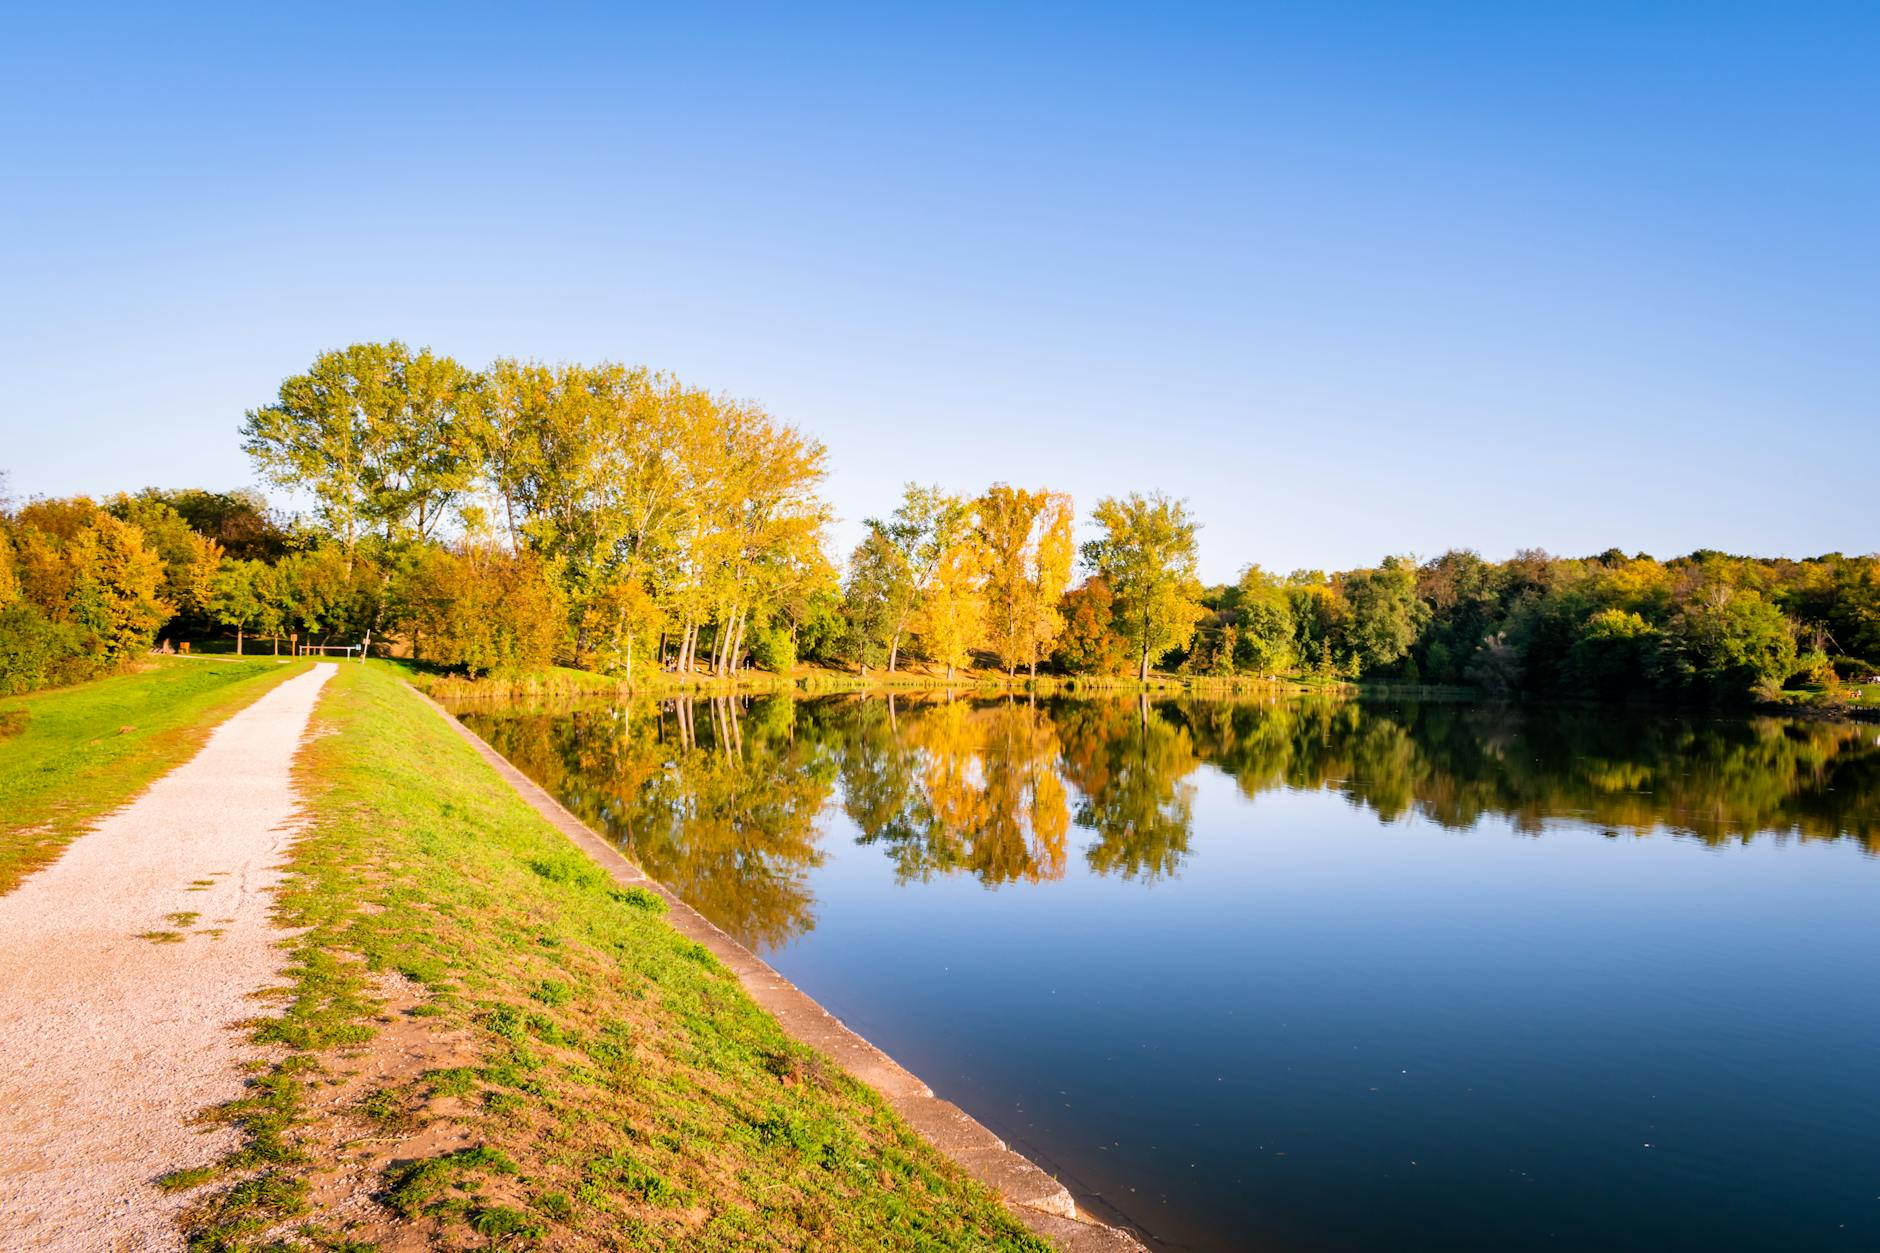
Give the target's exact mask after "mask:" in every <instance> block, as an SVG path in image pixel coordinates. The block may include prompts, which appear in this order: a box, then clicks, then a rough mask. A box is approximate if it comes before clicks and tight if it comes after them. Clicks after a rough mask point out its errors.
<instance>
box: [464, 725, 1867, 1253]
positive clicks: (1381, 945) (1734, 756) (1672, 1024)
mask: <svg viewBox="0 0 1880 1253" xmlns="http://www.w3.org/2000/svg"><path fill="white" fill-rule="evenodd" d="M463 717H464V719H465V721H466V722H468V723H469V724H470V725H471V726H472V727H474V728H475V729H476V730H477V731H479V732H480V733H482V734H483V735H484V736H485V737H486V738H488V739H489V740H490V741H491V743H493V744H494V745H495V746H496V747H497V748H498V749H500V750H501V751H503V752H504V753H506V754H507V755H508V756H509V757H510V758H511V759H512V760H513V761H515V762H516V763H517V764H518V765H519V766H521V767H522V768H523V769H524V770H525V771H527V772H528V773H529V774H531V775H532V776H533V777H534V778H536V779H537V780H538V781H540V782H541V783H542V784H543V785H545V786H546V787H548V788H549V789H550V790H551V791H553V792H554V793H556V794H557V795H558V796H559V797H560V798H561V799H562V800H563V801H564V802H566V803H567V804H568V805H569V806H570V807H571V808H572V809H574V810H575V811H576V812H577V813H579V814H581V815H582V816H583V817H584V818H586V819H587V820H588V821H589V822H590V823H591V824H593V825H594V826H595V827H596V828H597V829H599V830H601V831H604V832H607V833H609V834H611V835H612V836H613V837H614V838H616V839H617V840H619V842H620V843H621V844H622V846H623V847H624V849H625V850H626V852H627V853H628V854H629V855H631V856H632V857H633V858H634V859H635V860H637V861H638V862H639V863H640V864H641V865H642V866H643V867H644V868H645V869H646V870H647V872H648V873H650V874H652V875H654V876H656V877H657V878H659V879H661V880H662V881H664V882H665V883H667V884H668V885H670V886H671V887H672V888H673V889H674V890H675V891H677V892H678V893H680V894H681V895H682V896H684V897H685V898H686V899H687V900H689V901H690V902H691V903H692V904H694V905H695V906H697V907H698V908H699V909H700V910H702V911H703V912H704V913H706V914H707V915H709V916H710V917H711V918H712V919H713V920H714V921H716V922H717V923H718V924H719V925H721V926H723V927H724V928H726V929H727V930H728V931H730V932H731V933H732V934H733V935H736V936H737V937H739V938H740V939H742V940H743V941H745V942H746V943H748V944H750V945H752V946H753V947H755V948H757V949H759V950H760V951H762V952H763V953H764V954H765V956H766V957H768V959H769V960H770V961H771V962H772V963H773V964H774V965H776V966H777V967H778V968H779V969H780V970H781V971H783V973H784V974H786V975H787V976H789V977H790V978H791V979H793V980H795V981H796V982H797V983H798V984H800V985H801V986H802V987H803V988H804V989H805V990H806V991H808V992H809V993H810V994H811V995H812V996H814V997H816V998H817V999H818V1000H820V1001H822V1002H823V1004H825V1005H827V1006H828V1007H829V1008H830V1009H831V1010H832V1011H834V1012H835V1013H837V1014H839V1015H840V1016H841V1017H842V1018H844V1019H845V1020H846V1021H848V1022H849V1023H850V1024H851V1025H852V1026H854V1027H855V1028H856V1029H857V1030H859V1031H861V1032H862V1033H863V1034H864V1035H866V1036H868V1037H869V1038H870V1039H872V1040H874V1041H875V1042H876V1043H878V1044H880V1045H881V1046H882V1047H883V1048H885V1049H886V1050H887V1051H888V1052H889V1053H891V1054H893V1055H894V1056H895V1057H896V1058H897V1059H898V1060H900V1061H901V1062H903V1063H904V1064H906V1065H908V1066H909V1067H910V1068H911V1069H913V1070H914V1071H915V1072H916V1073H917V1074H919V1075H921V1076H922V1077H923V1078H924V1079H926V1080H927V1081H928V1082H929V1083H930V1084H931V1085H932V1086H933V1087H934V1089H935V1090H936V1091H937V1092H939V1093H940V1094H941V1095H943V1096H945V1097H948V1098H950V1099H952V1100H954V1101H956V1102H958V1103H959V1104H960V1105H962V1106H964V1107H965V1108H966V1109H968V1110H969V1111H971V1112H972V1113H973V1114H974V1115H976V1116H977V1117H978V1118H980V1119H981V1120H982V1121H983V1122H985V1123H986V1124H987V1125H988V1126H990V1127H991V1128H993V1129H994V1130H995V1131H996V1132H998V1133H999V1134H1001V1135H1003V1136H1004V1137H1005V1138H1006V1139H1008V1140H1009V1141H1011V1142H1012V1143H1013V1144H1014V1145H1015V1146H1016V1147H1018V1148H1020V1149H1021V1150H1023V1151H1025V1152H1027V1153H1029V1154H1030V1155H1032V1156H1033V1157H1034V1158H1035V1159H1037V1160H1038V1161H1039V1162H1041V1163H1042V1164H1044V1165H1045V1166H1046V1168H1047V1169H1050V1170H1053V1171H1054V1172H1056V1173H1057V1174H1058V1175H1059V1176H1060V1177H1061V1178H1063V1179H1064V1180H1065V1181H1066V1182H1067V1183H1068V1184H1070V1185H1071V1187H1072V1188H1073V1190H1074V1191H1077V1192H1079V1193H1080V1195H1081V1196H1083V1197H1085V1198H1090V1199H1093V1200H1094V1201H1095V1202H1096V1204H1097V1206H1098V1207H1099V1208H1100V1209H1107V1210H1108V1211H1109V1212H1110V1215H1111V1216H1112V1217H1120V1218H1121V1219H1123V1220H1126V1221H1127V1222H1128V1223H1130V1224H1131V1225H1132V1226H1134V1227H1135V1228H1137V1229H1138V1230H1139V1231H1141V1232H1142V1233H1144V1234H1145V1236H1147V1237H1148V1238H1150V1239H1151V1240H1152V1241H1153V1242H1155V1243H1157V1244H1159V1245H1161V1246H1163V1247H1167V1248H1172V1249H1204V1248H1205V1249H1238V1248H1247V1249H1260V1250H1275V1251H1286V1250H1377V1249H1391V1250H1402V1249H1412V1250H1414V1249H1431V1250H1436V1249H1440V1250H1446V1251H1453V1250H1474V1249H1482V1250H1490V1249H1492V1250H1497V1253H1506V1251H1507V1250H1510V1249H1532V1248H1544V1247H1552V1248H1560V1249H1602V1250H1629V1249H1638V1250H1646V1249H1651V1250H1663V1249H1693V1250H1696V1249H1703V1250H1718V1249H1758V1250H1760V1249H1768V1250H1813V1249H1831V1250H1872V1249H1876V1248H1880V858H1877V857H1876V853H1877V852H1880V728H1877V727H1874V726H1871V725H1869V726H1860V725H1848V724H1834V723H1790V722H1783V721H1778V720H1769V719H1761V720H1716V719H1695V720H1694V719H1684V718H1669V717H1645V716H1641V715H1637V714H1632V713H1598V714H1589V713H1585V712H1579V711H1559V710H1547V711H1527V712H1525V713H1521V712H1516V711H1510V710H1506V709H1496V708H1489V707H1479V706H1468V705H1456V704H1424V705H1421V706H1415V705H1383V704H1372V703H1364V704H1357V703H1342V704H1333V703H1320V702H1290V703H1284V702H1283V703H1267V704H1259V703H1201V702H1186V701H1184V702H1168V703H1150V704H1143V703H1140V702H1137V701H1135V700H1133V699H1131V700H1123V701H1114V702H1089V703H1072V702H1051V703H1039V704H1035V705H1034V704H1028V703H1025V702H1024V701H1022V700H1019V701H1005V700H1000V701H996V702H983V701H965V700H959V701H945V700H937V699H935V700H909V699H907V698H899V699H897V700H896V701H895V702H894V703H893V704H890V703H889V702H888V701H886V700H881V699H874V700H863V699H827V700H816V701H803V702H791V701H789V700H787V699H782V698H777V699H770V700H762V701H756V702H749V701H729V700H720V701H717V702H712V701H706V700H699V701H694V702H690V703H686V704H683V705H675V704H667V705H665V706H663V707H662V706H653V705H650V704H649V705H644V706H634V707H631V708H626V707H621V708H613V707H601V708H589V707H579V708H573V709H567V708H563V709H558V710H552V711H547V710H530V709H525V708H513V709H512V708H504V709H494V710H493V709H490V708H489V707H487V706H485V707H479V708H477V709H474V710H465V711H463Z"/></svg>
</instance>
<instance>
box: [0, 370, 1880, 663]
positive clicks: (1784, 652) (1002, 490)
mask: <svg viewBox="0 0 1880 1253" xmlns="http://www.w3.org/2000/svg"><path fill="white" fill-rule="evenodd" d="M241 432H242V436H243V441H244V447H245V449H246V450H247V452H248V453H249V455H250V456H251V457H252V459H253V460H254V463H255V466H256V469H257V470H258V472H259V473H260V475H261V476H262V477H263V478H264V479H265V480H266V481H268V482H270V483H272V484H274V485H276V486H279V487H282V488H286V489H289V490H292V491H294V492H296V493H298V494H300V495H302V496H303V497H304V498H306V499H308V500H310V501H311V502H312V508H311V510H310V511H309V512H307V513H306V514H304V515H300V516H296V517H291V518H289V517H282V516H279V515H277V514H276V513H275V512H273V511H272V510H271V509H270V508H269V506H268V504H267V502H266V501H265V500H264V499H263V498H262V497H260V496H259V495H256V494H254V493H248V492H230V493H216V492H206V491H196V490H188V491H159V490H155V489H147V490H145V491H142V492H139V493H137V494H135V495H122V496H117V497H114V498H111V499H109V500H106V501H104V502H102V503H99V502H93V501H91V500H87V499H82V498H80V499H72V500H33V501H29V502H27V503H25V504H23V505H19V506H16V507H4V508H0V692H6V691H22V690H27V689H29V688H32V687H36V686H41V685H44V684H47V683H54V682H61V681H69V680H72V679H75V678H80V677H84V676H86V675H88V674H92V673H97V672H99V671H101V670H104V669H108V668H110V667H112V666H115V665H117V664H119V663H120V662H121V661H123V660H124V659H125V658H127V657H131V656H135V655H137V654H140V653H142V652H145V651H147V650H148V649H149V648H150V647H151V646H152V644H153V642H154V641H156V640H157V639H158V638H159V637H160V636H162V637H170V638H201V637H202V636H205V635H208V634H213V633H221V632H228V633H233V634H234V635H235V636H236V639H237V643H238V647H242V646H245V645H246V643H247V641H248V640H249V639H250V638H251V637H255V636H260V637H264V638H266V639H268V640H269V641H270V645H269V646H270V647H274V648H278V647H279V643H280V641H281V640H282V639H283V638H287V639H289V640H298V641H314V642H322V643H324V642H328V641H334V642H344V643H358V642H362V641H367V640H370V641H374V642H376V643H377V644H379V645H385V644H387V643H389V642H394V641H395V642H396V643H397V644H399V645H400V646H401V648H402V649H408V650H409V651H410V652H411V653H413V654H414V655H416V656H418V657H421V658H423V659H427V660H430V661H433V662H436V663H438V664H441V665H444V666H447V667H452V668H456V669H460V670H463V671H465V672H467V673H470V674H483V673H488V672H492V671H495V672H518V673H520V672H527V671H531V670H535V669H539V668H541V667H544V666H546V665H549V664H553V663H562V664H568V665H574V666H578V667H582V668H585V669H590V670H595V671H600V672H604V673H609V674H618V675H621V676H623V677H627V678H632V677H634V676H635V675H637V674H643V673H644V672H645V671H646V670H647V669H648V668H649V667H651V668H655V669H658V670H661V671H665V672H670V673H676V674H679V675H715V676H730V675H734V674H736V673H738V672H739V671H741V670H743V669H745V668H746V667H748V666H753V665H754V666H757V667H761V668H763V669H767V670H773V671H777V672H781V673H787V672H789V671H790V670H791V669H792V668H793V667H794V666H795V665H796V664H797V663H798V662H799V660H810V661H818V662H824V663H829V664H840V665H847V666H854V667H857V668H859V669H860V670H861V671H862V672H863V673H867V672H868V671H870V670H872V669H885V670H888V671H897V670H900V669H901V668H902V667H903V665H904V663H905V662H906V661H907V660H908V659H910V658H912V659H917V660H919V661H920V662H922V663H924V664H926V665H927V666H929V667H931V668H934V669H936V670H943V671H944V672H945V673H946V674H947V675H948V676H952V675H953V674H955V673H956V672H958V671H959V670H961V669H964V668H968V667H974V666H979V667H986V666H996V668H997V669H998V670H1000V671H1003V672H1004V673H1005V674H1006V675H1007V676H1012V677H1016V676H1017V675H1018V674H1019V673H1020V672H1021V671H1022V672H1023V673H1025V674H1026V675H1035V674H1036V673H1038V672H1040V671H1041V670H1044V671H1050V672H1055V673H1059V674H1068V675H1132V676H1134V677H1136V678H1137V679H1144V678H1147V677H1148V676H1149V674H1150V672H1151V671H1152V670H1157V669H1160V670H1172V671H1176V672H1179V673H1182V674H1187V675H1193V676H1221V677H1232V676H1252V677H1259V676H1272V675H1281V674H1295V675H1316V676H1319V677H1322V678H1327V679H1334V678H1335V679H1354V678H1366V679H1389V680H1393V681H1400V682H1410V683H1471V684H1475V685H1477V686H1480V687H1483V688H1486V689H1488V690H1490V691H1493V692H1496V693H1502V694H1517V693H1537V694H1550V695H1551V694H1584V695H1592V696H1600V697H1608V696H1629V695H1634V694H1638V693H1650V694H1670V695H1677V696H1702V697H1722V698H1728V699H1737V698H1743V697H1746V696H1753V695H1768V694H1771V693H1772V692H1773V691H1774V690H1775V689H1777V688H1780V687H1781V686H1782V685H1783V684H1785V683H1786V684H1794V683H1802V682H1808V683H1813V684H1820V685H1824V686H1832V684H1833V683H1834V682H1835V681H1836V659H1837V658H1840V659H1841V660H1840V662H1839V665H1840V670H1841V671H1842V672H1843V673H1846V672H1850V671H1854V670H1861V669H1864V668H1866V663H1865V662H1863V661H1861V660H1860V659H1861V658H1868V659H1872V658H1875V657H1880V563H1877V562H1876V559H1875V558H1873V557H1854V558H1843V557H1840V556H1838V555H1831V556H1827V557H1821V558H1816V559H1813V560H1809V561H1785V560H1759V559H1751V558H1736V557H1728V556H1725V555H1723V554H1721V553H1695V554H1692V555H1691V556H1689V557H1684V558H1679V559H1677V560H1673V561H1667V562H1658V561H1654V560H1652V559H1651V558H1649V557H1645V556H1634V557H1627V556H1625V555H1623V554H1621V553H1619V552H1618V551H1617V550H1614V551H1612V552H1608V553H1605V554H1602V555H1600V556H1598V557H1594V558H1587V559H1561V558H1554V557H1549V556H1547V555H1545V554H1542V553H1523V554H1520V555H1518V556H1516V557H1515V558H1513V559H1512V560H1509V561H1505V562H1499V563H1492V562H1487V561H1484V560H1482V559H1481V558H1480V557H1478V556H1476V555H1475V554H1473V553H1469V552H1450V553H1446V554H1444V555H1443V556H1441V557H1438V558H1436V559H1435V560H1432V561H1428V562H1423V563H1420V564H1419V563H1418V562H1416V561H1414V560H1411V559H1409V558H1401V557H1393V558H1388V559H1386V560H1385V561H1383V562H1381V563H1380V564H1379V565H1378V566H1377V567H1376V568H1373V569H1363V570H1349V571H1342V572H1337V573H1333V574H1329V575H1328V574H1320V573H1316V572H1297V573H1294V574H1292V575H1289V576H1286V577H1284V578H1277V577H1273V576H1270V575H1268V574H1266V573H1265V572H1263V571H1261V570H1259V569H1258V568H1257V567H1253V568H1249V569H1248V570H1247V571H1246V572H1245V573H1244V574H1243V576H1242V577H1241V579H1240V580H1239V582H1238V583H1236V584H1234V585H1232V586H1227V587H1216V588H1207V587H1204V586H1203V585H1202V584H1201V582H1200V581H1199V579H1198V578H1197V575H1196V531H1197V528H1198V523H1197V521H1196V519H1194V518H1193V517H1192V516H1191V515H1190V514H1189V512H1188V510H1187V508H1186V506H1185V505H1184V504H1183V503H1181V502H1179V501H1174V500H1170V499H1168V498H1166V497H1164V496H1162V495H1161V494H1159V493H1151V494H1146V495H1142V494H1131V495H1128V496H1124V497H1116V498H1106V499H1104V500H1101V501H1099V502H1098V503H1097V505H1096V507H1095V508H1094V509H1093V510H1092V512H1091V515H1090V518H1089V521H1090V522H1091V523H1092V524H1094V528H1095V530H1096V532H1097V538H1096V539H1094V540H1092V541H1090V542H1088V543H1086V544H1084V545H1082V547H1081V548H1079V547H1077V546H1076V545H1074V543H1073V541H1072V532H1073V526H1074V523H1075V520H1076V518H1075V512H1074V507H1073V503H1072V501H1071V500H1070V498H1069V497H1068V496H1066V495H1065V494H1063V493H1061V492H1055V491H1051V490H1049V489H1045V488H1038V489H1028V488H1019V487H1013V486H1011V485H1008V484H1004V483H996V484H993V485H992V486H991V487H989V488H987V489H986V490H984V491H983V492H979V493H977V494H967V493H953V492H947V491H943V490H941V489H939V488H935V487H922V486H918V485H913V484H910V485H909V486H908V488H907V490H906V492H905V494H904V496H903V499H902V501H901V502H900V504H899V506H898V507H897V508H896V510H895V511H894V512H893V513H892V514H891V515H890V516H889V517H887V518H883V519H870V520H869V521H868V526H867V533H866V537H865V538H864V539H863V541H862V543H861V544H860V545H858V546H857V547H856V549H855V550H854V551H853V552H852V553H849V554H847V555H846V557H845V558H844V559H843V560H842V561H840V562H839V563H838V562H837V561H836V560H833V559H832V557H831V555H830V554H829V553H828V552H827V551H826V547H825V544H826V530H827V526H828V523H829V522H830V519H831V512H830V509H829V506H828V505H827V503H826V502H825V501H824V500H823V499H822V497H821V495H820V491H821V486H822V481H823V477H824V461H825V454H824V450H823V447H822V445H820V444H819V443H817V442H816V441H815V440H813V439H810V438H808V437H807V436H805V435H803V434H802V433H801V432H799V431H797V430H796V429H795V428H794V427H792V426H790V425H788V424H786V423H782V422H779V421H777V420H776V419H775V418H774V417H772V416H771V415H770V414H768V413H767V412H765V411H764V409H763V408H762V407H761V406H758V405H755V404H752V403H749V402H746V401H739V400H734V399H731V398H728V397H725V396H722V395H719V394H715V393H712V392H709V391H705V390H702V389H699V388H696V387H692V386H689V385H686V384H684V383H681V382H680V381H679V380H677V379H674V378H672V377H671V376H670V375H666V374H662V373H658V372H654V371H650V370H646V369H639V368H629V367H625V366H619V365H612V364H602V365H598V366H586V365H576V364H558V365H544V364H541V363H537V362H522V361H516V360H509V359H504V360H499V361H496V362H494V363H492V364H491V365H489V366H488V367H487V368H485V369H483V370H480V371H477V370H471V369H468V368H466V367H464V366H462V365H460V364H459V363H457V362H455V361H453V360H451V359H450V358H448V357H442V356H438V355H436V354H433V353H431V352H430V351H429V350H421V351H418V352H413V351H411V350H410V349H408V348H406V347H405V346H404V345H403V344H400V343H396V342H393V343H386V344H355V345H353V346H351V347H349V348H345V349H342V350H339V351H335V352H328V353H324V354H322V355H321V356H320V357H319V358H317V359H316V360H315V361H314V363H313V365H312V366H311V368H310V369H309V370H308V371H307V372H306V373H305V374H300V375H295V376H293V377H292V378H289V379H287V380H285V381H284V382H283V383H282V384H281V386H280V390H279V393H278V394H277V395H276V396H275V397H274V399H273V400H272V401H271V402H270V403H267V404H264V405H261V406H259V407H257V408H255V409H252V410H250V411H249V412H248V413H247V415H246V417H245V420H244V421H243V423H242V427H241Z"/></svg>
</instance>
